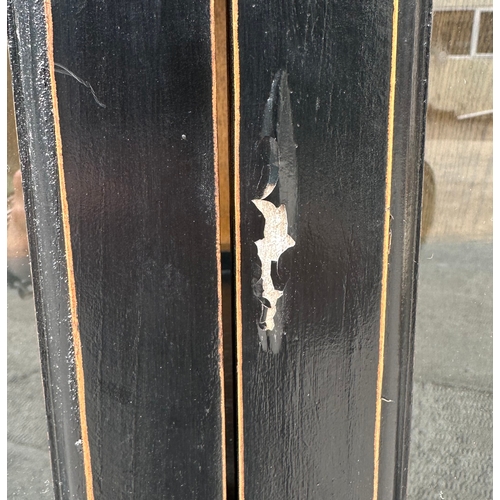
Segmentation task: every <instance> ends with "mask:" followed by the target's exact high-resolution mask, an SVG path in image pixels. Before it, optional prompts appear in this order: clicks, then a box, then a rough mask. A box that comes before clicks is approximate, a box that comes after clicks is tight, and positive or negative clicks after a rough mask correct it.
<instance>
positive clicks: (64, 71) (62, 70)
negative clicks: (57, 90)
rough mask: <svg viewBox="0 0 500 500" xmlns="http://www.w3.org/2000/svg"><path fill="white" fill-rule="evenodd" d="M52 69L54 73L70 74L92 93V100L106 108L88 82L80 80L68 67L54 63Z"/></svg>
mask: <svg viewBox="0 0 500 500" xmlns="http://www.w3.org/2000/svg"><path fill="white" fill-rule="evenodd" d="M54 69H55V72H56V73H60V74H61V75H67V76H72V77H73V78H74V79H75V80H76V81H77V82H79V83H81V84H82V85H84V86H85V87H87V88H88V89H89V90H90V92H91V93H92V97H93V98H94V101H95V102H96V103H97V104H98V105H99V106H101V108H106V105H105V104H104V103H103V102H101V101H100V100H99V99H98V98H97V95H96V93H95V91H94V89H93V87H92V85H90V83H89V82H86V81H85V80H82V79H81V78H80V77H78V76H76V75H75V74H74V73H73V72H72V71H70V70H69V69H68V68H66V67H65V66H63V65H62V64H58V63H54Z"/></svg>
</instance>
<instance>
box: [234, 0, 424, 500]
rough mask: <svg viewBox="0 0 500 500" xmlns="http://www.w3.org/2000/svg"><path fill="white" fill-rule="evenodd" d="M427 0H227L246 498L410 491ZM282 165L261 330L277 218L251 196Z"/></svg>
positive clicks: (358, 496) (242, 475) (242, 494)
mask: <svg viewBox="0 0 500 500" xmlns="http://www.w3.org/2000/svg"><path fill="white" fill-rule="evenodd" d="M394 9H396V12H398V16H397V17H396V20H395V22H393V12H394ZM428 12H429V7H428V6H427V5H424V4H421V3H412V4H405V5H401V4H400V5H399V6H398V2H394V3H393V2H392V1H384V2H371V1H369V2H350V1H345V2H344V1H336V2H327V1H311V2H302V1H293V2H284V1H273V2H264V1H258V0H257V1H252V2H246V1H238V0H235V1H234V2H233V5H232V23H233V26H232V48H233V54H234V62H233V68H232V69H233V76H232V81H233V91H234V103H233V124H234V129H235V130H234V148H235V149H234V155H235V187H234V192H235V211H234V213H235V232H236V240H235V243H236V244H235V254H236V266H235V271H236V276H235V287H236V294H237V296H236V308H237V317H236V337H237V349H236V352H237V356H238V359H237V367H238V384H237V386H238V399H237V401H238V408H237V411H238V439H239V441H238V456H239V463H238V467H239V469H238V478H239V488H240V490H239V497H240V498H241V499H243V498H248V499H263V498H276V499H278V498H279V499H292V498H296V499H301V498H318V499H319V498H325V499H326V498H342V499H372V498H373V499H375V498H402V496H401V494H402V491H403V490H404V483H405V461H406V456H405V449H406V447H407V434H406V431H407V427H408V424H409V401H410V382H411V377H409V374H410V373H411V357H412V347H411V346H412V328H413V316H414V312H413V307H414V296H413V295H412V294H413V292H414V286H415V279H416V266H415V262H416V249H417V241H418V238H417V237H416V234H418V232H417V230H418V213H419V200H420V195H419V193H420V187H419V186H420V178H421V168H422V147H423V125H422V122H423V116H424V111H425V102H424V96H425V74H426V65H425V61H426V57H427V56H426V42H427V39H428V29H427V28H428V25H427V21H428V19H427V17H426V13H428ZM398 33H399V34H398ZM283 75H286V80H285V79H284V78H283ZM276 89H277V90H276ZM287 99H289V102H290V106H291V110H290V109H288V111H287V113H288V115H287V113H285V112H283V110H285V108H287V107H288V104H287V103H286V101H287ZM280 106H281V108H280ZM280 109H281V111H280ZM290 118H291V123H292V127H290V126H289V123H287V121H289V120H290ZM280 121H281V123H280ZM291 144H295V148H293V147H291V146H290V145H291ZM273 148H274V149H273ZM293 149H295V150H294V151H293ZM275 150H276V151H277V152H276V151H275ZM276 163H277V164H278V168H277V169H276V167H275V166H273V165H275V164H276ZM276 171H278V172H279V180H278V181H277V184H276V188H275V189H274V191H272V192H271V194H270V195H269V196H268V198H267V200H268V201H271V202H272V203H273V204H274V205H275V207H279V206H280V205H285V207H286V210H287V222H288V227H287V228H285V230H284V229H283V228H284V226H283V225H281V226H279V224H278V225H277V226H275V228H274V229H273V231H274V235H277V234H278V233H279V232H280V231H284V233H285V234H288V236H291V237H293V240H294V244H293V245H292V244H291V243H290V245H292V246H290V247H289V248H288V249H287V250H286V251H284V252H283V253H282V254H281V256H280V257H279V259H276V261H275V263H274V264H273V266H274V269H273V271H272V274H273V276H272V278H273V284H274V285H275V288H276V289H278V290H280V291H282V292H283V295H282V296H281V297H280V298H279V299H278V302H277V306H276V311H275V312H276V315H275V316H274V325H273V323H271V326H274V329H273V328H268V331H267V333H263V332H264V331H265V329H266V325H265V321H263V320H265V317H266V314H267V316H268V317H269V315H272V314H273V312H271V310H272V305H273V304H272V303H271V302H269V300H268V297H266V295H265V291H264V292H263V289H264V290H265V286H266V285H265V282H264V281H263V275H264V267H265V266H264V264H263V261H262V258H261V249H260V247H259V246H258V245H262V244H265V243H263V242H265V241H269V240H271V239H272V238H271V235H266V227H267V226H266V225H269V227H270V225H272V223H274V222H275V221H274V222H273V221H271V220H270V218H269V217H267V216H266V215H265V214H263V213H261V212H262V211H259V209H258V208H257V207H256V203H255V200H261V199H263V198H265V196H263V193H264V192H266V193H267V192H269V189H272V185H273V182H275V181H272V178H273V176H275V175H276ZM266 183H267V187H268V188H269V189H268V191H265V188H263V187H262V186H263V185H266ZM290 183H292V184H293V183H295V186H294V190H295V191H294V192H295V193H296V198H295V199H294V198H293V197H290V196H289V193H290ZM283 191H285V193H286V194H285V196H283ZM388 196H390V197H391V199H388ZM290 200H291V201H292V202H291V201H290ZM258 203H259V204H260V201H258ZM389 207H390V212H389ZM292 212H293V213H292ZM271 232H272V231H271ZM256 242H259V243H258V244H256ZM273 244H275V242H274V243H273V242H272V241H271V243H270V245H271V246H272V245H273ZM283 248H284V247H283ZM389 251H390V252H391V253H390V254H389V253H388V252H389ZM393 251H394V252H396V255H395V256H394V255H393V253H392V252H393ZM275 256H276V254H275ZM266 301H267V302H266ZM263 311H264V314H263ZM267 326H269V324H268V325H267ZM266 344H267V345H266ZM382 382H383V383H382ZM387 405H392V408H394V409H393V410H389V413H388V412H387V410H386V408H387ZM381 435H382V436H383V438H382V439H381V438H380V436H381Z"/></svg>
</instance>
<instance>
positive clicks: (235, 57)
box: [232, 0, 245, 500]
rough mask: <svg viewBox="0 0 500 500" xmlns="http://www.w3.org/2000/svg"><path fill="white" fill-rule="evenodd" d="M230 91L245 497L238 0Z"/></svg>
mask: <svg viewBox="0 0 500 500" xmlns="http://www.w3.org/2000/svg"><path fill="white" fill-rule="evenodd" d="M232 33H233V92H234V101H233V106H234V108H233V109H234V155H233V156H234V248H235V251H234V255H235V293H236V300H235V306H236V399H237V411H236V412H237V422H238V461H237V463H238V497H239V499H240V500H244V498H245V444H244V434H245V433H244V428H243V347H242V330H243V324H242V313H241V308H242V305H241V231H240V227H241V198H240V124H241V119H240V47H239V39H238V0H232Z"/></svg>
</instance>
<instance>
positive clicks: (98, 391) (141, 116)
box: [9, 0, 226, 499]
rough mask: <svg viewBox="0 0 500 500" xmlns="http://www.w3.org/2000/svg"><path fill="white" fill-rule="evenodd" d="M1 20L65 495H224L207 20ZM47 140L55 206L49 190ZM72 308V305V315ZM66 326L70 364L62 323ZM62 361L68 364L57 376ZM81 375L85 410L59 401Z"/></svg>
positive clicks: (100, 8)
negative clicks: (74, 320)
mask: <svg viewBox="0 0 500 500" xmlns="http://www.w3.org/2000/svg"><path fill="white" fill-rule="evenodd" d="M9 7H10V13H11V14H10V15H11V17H10V20H11V29H10V40H11V49H12V54H13V55H12V57H13V70H14V75H15V78H17V83H18V88H17V92H16V95H17V99H16V103H17V105H18V109H17V112H18V119H19V124H20V127H21V128H20V132H21V133H20V135H21V136H23V141H22V144H21V149H22V151H23V159H24V162H23V173H24V174H25V188H26V192H27V194H28V199H29V202H28V204H32V206H33V210H34V211H36V210H37V209H38V208H39V207H40V206H43V209H44V210H45V211H44V215H45V217H46V219H41V218H40V216H39V215H38V212H36V213H35V212H32V213H31V215H30V217H29V224H30V236H31V240H32V251H31V253H32V258H33V261H34V266H35V268H36V269H38V268H39V269H40V274H41V275H43V276H44V278H43V279H42V278H41V277H40V276H39V275H37V274H36V273H35V274H34V281H35V287H36V290H37V297H38V308H39V326H40V327H41V330H40V331H41V336H42V339H43V338H45V337H44V335H45V332H46V335H47V336H49V338H50V339H53V338H54V337H56V338H57V339H59V340H58V341H53V342H52V341H51V342H49V343H48V344H49V345H48V347H47V348H46V351H45V352H44V358H43V362H44V370H45V372H52V371H55V372H57V378H58V380H55V379H54V377H50V376H46V387H47V389H48V393H47V404H48V405H49V406H50V405H52V406H54V402H55V401H56V400H57V397H58V396H57V394H56V395H54V394H53V392H54V391H55V393H58V391H60V390H61V388H60V387H62V388H63V389H62V390H65V391H66V392H68V394H67V395H66V399H68V398H69V403H68V404H70V408H69V410H71V411H69V410H68V411H67V409H66V408H63V407H62V406H59V407H55V408H52V411H51V418H53V419H56V420H57V422H55V423H53V426H52V431H53V436H52V445H53V450H54V453H53V463H54V466H55V467H56V468H58V469H60V471H62V472H60V474H56V482H57V481H62V483H63V485H64V486H63V487H61V489H60V490H59V491H58V498H83V491H85V490H86V493H85V494H86V498H99V499H117V498H144V499H151V498H155V499H156V498H158V499H159V498H211V499H212V498H214V499H215V498H223V497H224V495H225V487H226V485H225V467H224V454H225V450H224V442H223V409H224V406H223V399H222V397H223V396H222V384H223V372H222V359H221V358H222V330H221V309H220V294H221V291H220V280H221V277H220V269H219V266H220V265H219V259H220V257H219V247H218V214H217V209H216V199H217V198H216V191H217V185H216V172H215V168H216V165H215V157H214V116H213V110H214V105H213V95H214V92H213V65H212V52H213V47H212V36H211V8H212V5H211V3H210V2H209V1H204V2H199V1H193V2H189V1H188V2H186V1H182V2H176V1H169V2H156V1H151V2H141V3H123V2H105V3H103V2H97V1H95V2H94V1H81V2H76V3H75V2H68V1H60V0H55V1H53V2H52V18H53V22H52V26H51V25H50V21H49V20H48V18H47V16H46V14H47V12H46V9H48V8H49V7H50V4H49V3H45V6H44V3H43V2H34V3H33V4H31V5H29V6H28V5H24V4H23V2H17V1H13V2H10V6H9ZM47 33H48V34H49V35H50V34H51V33H52V34H53V46H51V40H50V36H49V38H48V39H49V42H48V44H47V36H46V35H47ZM33 39H35V40H34V43H33V44H32V45H31V46H30V42H31V41H32V40H33ZM52 50H53V58H54V59H53V60H54V69H55V80H56V85H57V102H53V101H52V98H51V94H50V88H51V86H52V85H53V81H52V82H51V80H50V78H49V63H50V58H48V55H47V54H48V53H49V54H50V51H52ZM24 53H27V54H28V56H29V57H31V59H30V60H29V61H28V60H27V59H23V60H20V58H22V57H23V55H24ZM28 56H26V57H28ZM28 63H29V64H28ZM40 75H41V76H42V77H43V78H40ZM24 81H28V82H29V85H30V88H29V91H30V93H28V88H27V87H25V86H24ZM53 105H54V106H57V109H58V112H59V117H60V118H59V121H57V116H56V117H55V118H56V119H55V120H54V112H53V108H52V106H53ZM23 106H24V107H23ZM24 124H27V125H26V126H27V127H29V128H30V130H31V129H32V130H34V135H30V133H25V132H24V129H23V128H22V127H23V126H24ZM54 124H55V125H56V127H54ZM57 127H59V129H60V137H61V146H62V147H61V151H62V158H63V164H62V165H61V161H59V166H60V167H61V168H62V175H63V176H64V182H65V191H66V193H64V192H59V190H58V184H57V181H58V180H60V179H58V174H57V160H56V157H55V155H56V144H55V135H56V133H55V131H54V130H55V129H57ZM44 134H45V135H44ZM28 140H29V141H30V144H29V145H27V144H26V141H28ZM33 148H34V149H33ZM38 151H40V155H41V157H39V156H36V155H35V153H37V152H38ZM44 155H45V157H44ZM48 167H50V168H49V169H48ZM47 170H49V173H50V174H51V177H50V178H45V177H47V176H48V173H47ZM42 176H45V177H44V179H43V180H39V178H40V177H42ZM47 189H51V191H50V192H49V193H48V194H50V199H48V200H45V198H44V197H45V196H48V195H46V190H47ZM65 194H66V195H67V210H68V213H69V221H68V222H69V224H68V227H69V230H70V232H69V233H65V234H63V230H62V226H63V222H62V218H63V217H64V214H62V213H61V211H62V210H61V208H60V207H61V201H60V200H61V198H62V197H64V195H65ZM44 203H45V204H44ZM69 234H70V235H71V242H70V245H71V252H72V257H73V266H70V265H68V268H67V269H66V267H65V266H66V263H67V257H68V255H67V252H65V251H64V245H63V239H64V237H67V236H68V235H69ZM39 239H43V240H44V242H45V243H46V246H45V247H42V246H40V245H38V240H39ZM48 239H49V240H50V239H51V241H46V240H48ZM33 242H34V243H33ZM58 252H59V253H58ZM53 259H56V260H53ZM38 261H41V262H40V263H38ZM56 263H57V266H56V267H57V270H58V273H55V272H54V271H53V269H52V268H53V267H54V266H55V265H56ZM68 273H73V274H74V287H75V290H74V296H72V295H71V294H72V291H71V290H68V285H67V276H66V275H67V274H68ZM45 277H46V278H45ZM69 288H71V286H69ZM52 292H53V293H52ZM54 294H56V295H55V296H54ZM70 299H73V300H74V301H75V303H76V308H75V309H71V308H70V311H69V312H68V301H69V300H70ZM40 310H43V311H44V310H47V311H48V312H47V314H52V315H55V316H57V317H56V318H54V319H53V320H51V318H46V317H44V316H42V315H41V314H40ZM75 313H76V314H77V317H78V323H79V336H80V340H81V350H82V351H81V358H80V359H78V353H77V354H76V356H75V357H74V359H73V342H76V341H75V340H74V331H73V332H72V328H71V325H68V324H67V323H68V321H69V320H68V317H69V316H70V315H75ZM49 320H50V321H49ZM73 326H74V324H73ZM73 329H74V328H73ZM71 333H73V338H72V337H71ZM56 352H57V354H58V355H59V356H60V357H61V358H62V361H63V363H61V364H62V365H64V362H65V360H66V359H69V361H67V362H66V365H68V366H67V367H64V366H61V364H58V365H57V366H56V361H54V358H53V357H54V356H55V355H56V354H55V353H56ZM78 364H80V365H81V366H80V368H83V374H84V385H85V394H84V396H83V397H84V401H83V402H84V406H85V408H84V411H82V401H81V400H79V399H78V398H77V397H76V392H77V391H78V390H80V391H81V389H82V384H79V385H78V384H77V387H75V384H74V380H73V386H72V387H71V388H70V389H71V390H70V389H68V388H67V387H66V389H65V386H68V382H67V381H66V382H65V380H64V378H65V376H66V372H67V371H71V369H75V368H74V367H75V366H77V368H76V370H78ZM61 378H62V379H63V380H59V379H61ZM75 378H78V377H77V376H76V377H75V376H74V377H73V379H75ZM66 379H67V377H66ZM73 417H74V418H73ZM79 418H80V419H82V420H85V424H86V428H85V425H81V426H80V425H78V419H79ZM64 419H66V420H67V421H65V422H63V423H61V422H60V421H59V420H63V421H64ZM75 419H76V423H75V421H74V420H75ZM82 424H83V422H82ZM66 427H69V432H70V434H71V435H70V436H68V435H65V434H64V432H63V430H64V429H65V428H66ZM80 432H81V438H82V439H83V444H82V439H79V437H80V435H79V434H80ZM75 434H76V436H75ZM85 434H87V439H88V449H87V450H85ZM75 445H76V447H75ZM79 446H80V448H78V447H79ZM82 446H83V448H84V449H83V450H82V449H81V447H82ZM59 447H62V449H63V450H65V452H64V453H63V455H62V456H61V455H60V454H58V452H57V450H58V449H59ZM82 457H83V458H82ZM82 460H83V462H84V464H82ZM83 470H85V478H82V475H83V474H82V473H83ZM66 474H74V475H76V476H78V477H77V478H76V479H70V480H68V479H67V477H66ZM85 483H86V487H85Z"/></svg>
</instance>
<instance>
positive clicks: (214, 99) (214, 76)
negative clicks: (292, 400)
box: [210, 0, 227, 500]
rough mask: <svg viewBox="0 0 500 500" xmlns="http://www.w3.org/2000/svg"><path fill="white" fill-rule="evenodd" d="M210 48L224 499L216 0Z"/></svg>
mask: <svg viewBox="0 0 500 500" xmlns="http://www.w3.org/2000/svg"><path fill="white" fill-rule="evenodd" d="M210 49H211V66H212V122H213V138H214V182H215V186H214V193H215V224H216V227H215V249H216V260H217V307H218V313H217V323H218V329H219V379H220V380H219V381H220V391H221V394H220V412H221V432H222V434H221V448H222V449H221V462H222V478H221V480H222V483H221V484H222V499H223V500H226V496H227V487H226V478H227V465H226V407H225V391H224V337H223V333H224V332H223V326H222V269H221V267H222V266H221V249H220V230H221V228H220V225H221V224H220V206H219V205H220V200H219V196H220V189H219V148H218V136H217V133H218V129H217V65H216V63H217V61H216V57H215V55H216V50H215V49H216V39H215V0H210Z"/></svg>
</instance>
